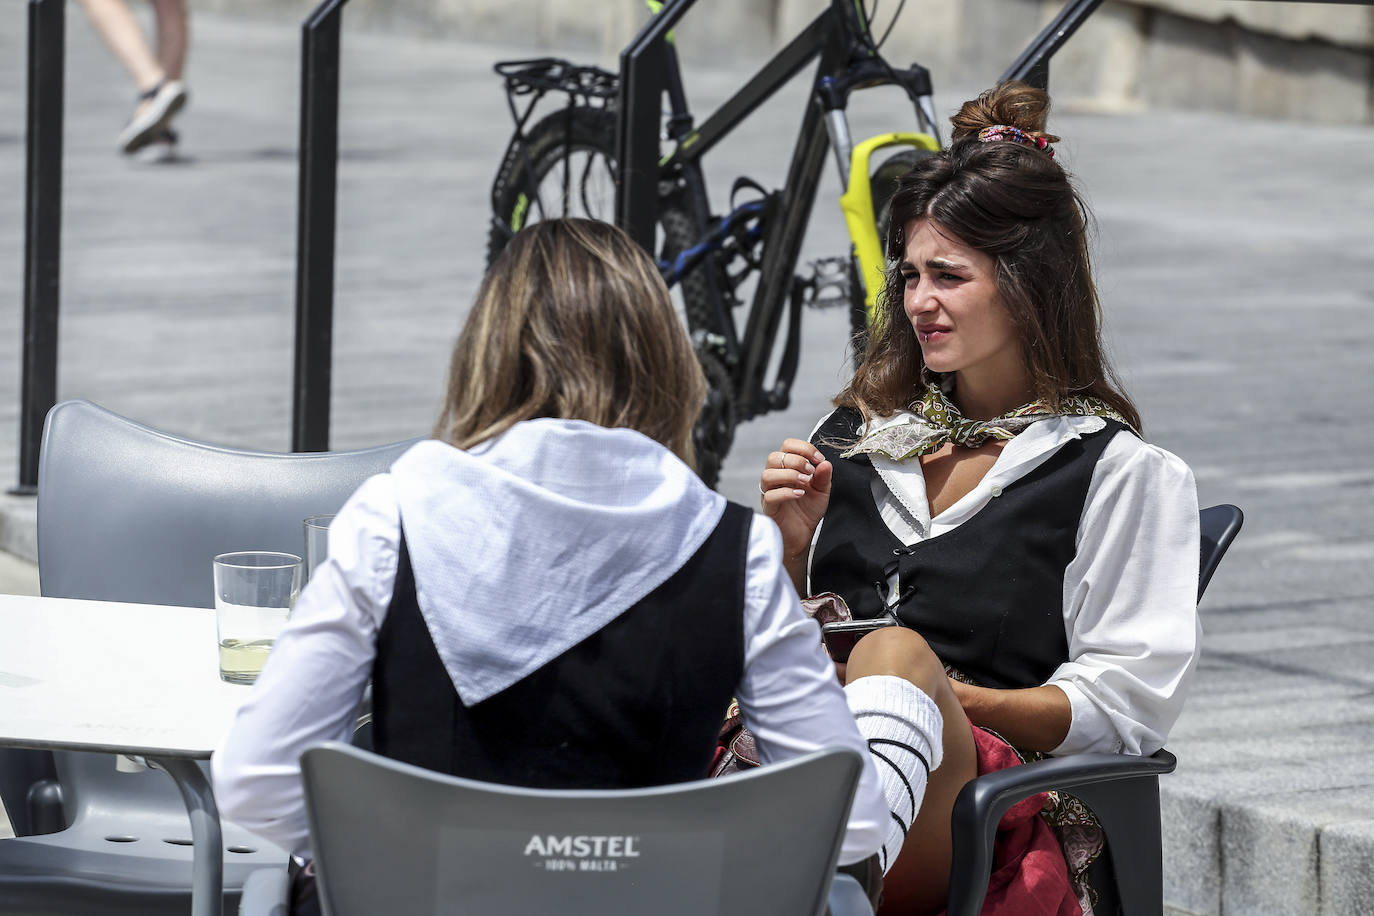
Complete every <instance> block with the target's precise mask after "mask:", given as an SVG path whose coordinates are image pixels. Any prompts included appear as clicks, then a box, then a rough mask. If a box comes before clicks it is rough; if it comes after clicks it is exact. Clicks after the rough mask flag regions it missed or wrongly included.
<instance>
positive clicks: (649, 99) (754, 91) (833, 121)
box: [616, 0, 933, 420]
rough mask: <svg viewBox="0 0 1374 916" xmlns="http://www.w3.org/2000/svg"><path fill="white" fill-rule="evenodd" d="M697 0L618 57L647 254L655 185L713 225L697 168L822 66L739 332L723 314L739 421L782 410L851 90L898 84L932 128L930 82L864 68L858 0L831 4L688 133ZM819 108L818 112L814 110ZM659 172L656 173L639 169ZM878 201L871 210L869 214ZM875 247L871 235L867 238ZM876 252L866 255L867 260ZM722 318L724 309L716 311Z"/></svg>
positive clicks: (674, 8)
mask: <svg viewBox="0 0 1374 916" xmlns="http://www.w3.org/2000/svg"><path fill="white" fill-rule="evenodd" d="M694 3H695V0H669V2H667V3H665V4H664V5H663V7H662V9H661V11H660V12H659V13H658V14H657V15H656V16H655V17H654V18H653V19H652V20H651V21H650V23H649V24H648V26H646V27H645V29H644V30H643V31H641V33H640V34H639V35H638V36H637V37H636V38H635V40H634V41H633V42H632V43H631V44H630V45H629V46H628V47H627V48H626V49H625V51H624V52H623V53H622V55H621V68H620V92H619V99H618V105H617V109H618V113H619V120H618V124H617V133H616V154H617V162H619V163H620V168H621V177H620V183H619V186H618V190H617V200H616V215H617V222H618V223H619V224H620V225H621V226H622V227H623V228H625V229H626V230H627V231H628V232H629V233H630V235H631V236H632V237H633V238H635V239H636V240H637V241H638V242H640V244H642V245H644V246H645V247H646V248H647V249H649V250H652V249H653V247H654V245H653V243H654V230H655V225H656V221H657V217H658V200H659V196H660V182H661V181H662V180H663V179H664V178H674V179H676V178H677V177H678V176H681V179H682V181H683V183H684V184H685V186H686V188H687V189H688V191H689V194H690V198H691V205H692V208H693V211H694V213H693V215H694V217H695V218H696V219H697V220H698V224H699V225H707V224H708V222H709V205H708V203H707V200H706V191H705V181H704V178H703V177H702V173H701V159H702V157H703V156H705V155H706V153H707V152H709V151H710V150H711V149H712V148H713V147H714V146H715V145H716V144H717V143H718V142H720V141H721V140H722V139H723V138H724V137H726V136H727V135H728V134H729V133H730V132H731V131H732V130H733V129H734V128H735V127H736V126H738V125H739V123H740V122H741V121H743V120H744V119H745V118H747V117H748V116H749V115H750V114H751V113H752V112H753V111H754V110H755V109H757V108H758V107H759V106H760V105H762V104H763V103H764V102H766V101H767V100H768V99H769V98H770V97H772V95H773V94H774V93H776V92H777V91H778V90H779V89H780V88H782V86H783V85H785V84H786V83H787V82H789V81H790V80H791V79H792V78H793V77H794V76H795V75H797V73H799V72H800V71H801V70H802V69H803V68H804V67H806V66H807V64H809V63H810V62H811V61H812V60H815V59H817V58H819V61H818V63H817V67H816V77H815V81H814V83H813V90H812V92H811V93H810V95H809V99H808V104H807V107H806V111H805V113H804V114H803V117H802V123H801V127H800V130H799V133H798V138H797V142H796V144H795V147H794V150H793V155H792V160H791V163H790V164H789V166H788V171H787V179H786V185H785V187H786V188H787V195H786V198H785V200H784V201H783V202H782V205H781V206H780V207H778V210H779V211H780V212H778V213H776V214H774V215H772V216H771V217H770V220H769V223H768V229H767V232H766V234H765V236H764V241H763V254H762V263H761V266H760V275H759V280H758V285H757V288H756V290H755V293H754V299H753V302H752V303H751V305H750V308H749V313H748V317H747V319H746V321H745V326H744V331H743V333H742V334H739V333H738V332H737V329H736V327H735V324H734V320H733V318H734V316H733V315H731V314H721V315H719V316H718V318H719V319H720V320H719V322H718V327H720V328H722V329H723V330H724V335H723V336H724V337H725V340H723V341H721V342H720V343H721V346H722V347H723V348H724V350H725V356H726V362H727V364H728V365H729V366H730V367H731V374H732V376H733V378H734V381H735V393H736V398H737V400H736V404H735V409H736V411H737V415H738V419H740V420H746V419H749V418H751V417H754V416H757V415H758V414H760V413H764V412H767V411H769V410H775V409H779V408H782V407H785V406H786V404H787V399H788V395H789V391H790V387H791V381H792V378H793V377H794V376H795V372H796V366H795V362H796V354H795V350H796V348H797V345H798V339H797V338H798V335H799V331H800V329H799V321H800V316H799V314H798V312H799V308H800V302H799V299H798V296H797V295H796V292H795V290H794V289H793V286H794V283H793V278H794V275H795V272H796V266H797V261H798V258H799V257H800V253H801V245H802V240H803V237H804V235H805V231H806V227H807V224H808V222H809V220H810V217H811V208H812V206H813V204H814V202H815V199H816V190H817V187H818V185H819V183H820V177H821V171H822V169H823V168H824V165H825V158H826V154H827V150H830V151H833V152H834V154H835V155H836V157H837V161H838V162H839V163H840V164H841V175H842V176H843V177H847V175H848V168H849V160H850V156H851V153H852V150H851V149H850V148H849V146H850V143H849V138H848V129H847V126H845V125H846V122H845V120H844V108H845V106H846V104H847V101H848V96H849V93H850V92H851V91H852V90H853V89H855V88H858V87H859V86H866V85H873V84H876V83H887V84H897V85H902V86H903V88H905V89H906V90H907V92H908V95H909V96H910V97H911V98H912V101H913V103H914V104H915V106H916V113H917V119H918V123H920V124H921V125H922V126H927V127H928V129H932V130H933V109H932V107H931V106H930V101H929V95H930V91H929V76H928V74H927V73H926V71H925V70H924V68H912V69H911V70H908V71H901V73H900V74H899V73H898V72H897V71H893V70H892V69H891V68H889V67H888V66H887V65H886V64H885V63H883V62H881V59H880V58H873V59H870V60H867V61H865V60H864V59H862V58H861V57H856V56H855V55H854V54H853V53H852V52H853V49H854V47H855V45H856V39H857V32H856V28H863V27H864V26H865V23H864V22H863V20H862V10H861V9H860V8H859V6H858V5H857V4H853V3H852V0H832V2H831V4H830V6H829V7H828V8H827V9H826V10H825V11H823V12H822V13H820V14H819V15H818V16H817V17H816V18H815V19H814V20H813V21H812V22H811V24H810V25H808V26H807V27H806V28H805V29H803V30H802V32H801V33H800V34H799V35H797V37H796V38H794V39H793V40H792V41H791V42H789V43H788V44H787V45H786V46H785V47H784V48H783V49H782V50H780V51H779V52H778V53H777V54H776V55H774V57H773V58H772V59H771V60H770V61H769V62H768V63H766V64H765V65H764V66H763V67H762V68H761V69H760V70H759V71H758V72H757V73H756V74H755V75H754V77H753V78H751V79H750V80H749V82H748V83H746V84H745V85H744V87H743V88H741V89H740V90H739V91H738V92H737V93H735V95H734V96H732V97H731V98H730V99H729V100H728V101H726V102H725V103H724V104H722V105H721V106H720V108H719V109H717V110H716V111H715V112H714V113H712V114H711V115H710V116H709V117H708V118H707V119H706V120H705V121H704V122H703V123H702V125H701V126H700V127H699V128H693V127H692V123H691V115H690V112H689V111H688V110H687V105H686V98H685V92H684V90H683V85H682V71H681V67H680V65H679V62H678V58H677V54H676V50H675V48H674V46H673V43H672V41H671V39H670V38H669V32H670V30H671V29H672V28H673V27H674V26H675V25H676V23H677V22H678V20H679V19H680V18H681V17H682V14H683V13H685V12H686V11H687V10H688V9H689V8H690V7H691V6H692V5H693V4H694ZM664 94H666V95H667V96H668V99H669V105H670V111H671V116H670V119H669V137H670V139H672V140H675V141H676V142H677V146H676V149H674V150H673V152H671V153H670V154H669V155H667V156H666V157H663V158H660V156H659V140H660V137H659V124H660V116H661V109H660V104H661V103H660V100H661V99H662V97H663V95H664ZM817 101H819V104H817ZM646 163H654V164H655V165H656V167H655V168H648V167H645V166H643V165H639V164H646ZM871 209H872V208H871V204H870V205H869V210H870V211H871ZM870 235H873V236H874V237H875V238H876V232H875V231H873V230H870ZM869 253H871V252H866V254H869ZM789 299H790V300H792V302H791V305H792V308H791V311H792V316H791V326H790V328H789V332H788V341H787V348H786V350H785V351H784V360H783V365H782V366H781V367H780V368H779V371H778V376H777V378H776V380H775V382H774V384H773V385H771V386H769V385H768V384H767V383H766V380H765V375H766V373H767V370H768V364H769V361H770V359H771V357H772V353H773V343H774V339H775V338H776V337H777V334H778V330H779V328H780V326H781V324H782V318H783V313H784V311H785V310H787V308H788V305H789ZM717 308H718V310H720V311H722V312H724V311H725V310H726V307H725V305H724V304H723V303H717Z"/></svg>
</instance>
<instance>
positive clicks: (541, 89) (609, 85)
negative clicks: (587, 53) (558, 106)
mask: <svg viewBox="0 0 1374 916" xmlns="http://www.w3.org/2000/svg"><path fill="white" fill-rule="evenodd" d="M492 69H494V70H495V71H496V73H497V74H498V75H499V76H500V77H501V78H502V79H504V80H505V81H506V97H507V99H508V100H510V102H511V104H512V106H514V100H515V99H516V98H517V97H519V96H527V95H533V96H534V99H532V100H531V103H530V104H531V107H532V106H533V104H534V103H535V102H538V101H539V99H541V98H542V97H543V96H544V94H545V93H548V92H566V93H567V94H568V96H569V103H570V104H573V103H582V104H586V105H591V104H595V102H594V101H593V100H599V101H600V103H601V104H603V105H605V106H606V107H610V108H614V107H615V97H616V94H617V93H618V92H619V91H620V77H619V76H618V75H617V74H615V73H612V72H611V71H609V70H603V69H602V68H600V67H589V66H582V65H580V64H574V63H572V62H570V61H566V60H563V59H561V58H557V57H536V58H531V59H529V60H503V61H501V62H499V63H497V64H496V65H495V66H494V67H493V68H492ZM527 114H528V112H527ZM517 120H520V119H518V118H517Z"/></svg>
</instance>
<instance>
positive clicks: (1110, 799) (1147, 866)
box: [1074, 777, 1164, 916]
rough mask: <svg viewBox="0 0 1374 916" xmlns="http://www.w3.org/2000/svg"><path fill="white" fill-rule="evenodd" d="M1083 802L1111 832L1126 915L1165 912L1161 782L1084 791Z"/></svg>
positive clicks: (1151, 779) (1136, 781) (1079, 791)
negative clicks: (1160, 806) (1160, 807)
mask: <svg viewBox="0 0 1374 916" xmlns="http://www.w3.org/2000/svg"><path fill="white" fill-rule="evenodd" d="M1074 794H1075V795H1077V796H1078V797H1079V798H1080V799H1082V800H1083V803H1084V804H1086V805H1087V806H1088V807H1089V808H1091V809H1092V812H1093V813H1094V814H1095V815H1097V820H1098V822H1099V823H1100V824H1101V825H1102V829H1103V830H1104V831H1106V834H1107V836H1108V843H1109V844H1110V848H1111V855H1112V871H1113V873H1114V875H1115V877H1116V887H1117V893H1118V896H1119V897H1120V898H1121V912H1122V914H1123V916H1160V914H1161V913H1163V912H1164V852H1163V846H1162V843H1161V841H1160V820H1159V779H1158V778H1156V777H1139V778H1136V779H1130V780H1124V781H1121V782H1104V783H1098V784H1096V785H1090V786H1079V787H1077V788H1075V789H1074Z"/></svg>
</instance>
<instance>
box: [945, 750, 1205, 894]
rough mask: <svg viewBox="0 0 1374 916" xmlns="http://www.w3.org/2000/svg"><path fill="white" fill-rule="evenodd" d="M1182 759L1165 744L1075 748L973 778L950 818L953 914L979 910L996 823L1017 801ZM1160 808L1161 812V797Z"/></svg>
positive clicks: (1164, 769) (1129, 776) (1147, 774)
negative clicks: (1144, 753)
mask: <svg viewBox="0 0 1374 916" xmlns="http://www.w3.org/2000/svg"><path fill="white" fill-rule="evenodd" d="M1177 764H1178V761H1177V759H1176V758H1175V757H1174V755H1173V754H1171V753H1169V752H1168V751H1166V750H1162V749H1161V750H1159V751H1157V752H1155V754H1154V755H1153V756H1151V757H1139V756H1134V755H1125V754H1072V755H1070V756H1067V757H1050V758H1047V759H1045V760H1038V761H1036V762H1034V763H1028V764H1026V765H1024V766H1016V767H1010V768H1008V769H1005V770H997V771H996V772H992V773H986V774H984V775H982V776H979V777H978V778H977V779H974V780H972V781H970V782H969V783H968V785H966V786H964V788H963V789H962V790H961V791H960V792H959V797H958V798H956V799H955V800H954V813H953V816H952V818H951V823H950V830H951V833H952V835H953V854H954V856H953V861H954V865H953V868H952V869H951V871H950V876H949V901H948V909H947V913H948V916H977V913H978V912H979V911H980V910H981V909H982V906H983V898H984V896H985V895H986V894H987V887H988V879H989V877H990V876H991V874H992V846H993V841H994V840H995V839H996V836H997V825H998V824H999V823H1001V820H1002V815H1004V814H1006V813H1007V810H1008V809H1010V808H1011V806H1012V805H1014V804H1016V803H1017V802H1019V801H1022V800H1023V799H1026V798H1029V797H1030V796H1032V795H1037V794H1039V793H1041V792H1048V791H1050V790H1052V789H1060V790H1064V791H1068V792H1073V791H1074V790H1075V789H1081V788H1083V787H1087V786H1093V785H1096V784H1098V783H1105V782H1118V781H1122V780H1134V779H1148V780H1156V779H1158V778H1159V777H1160V776H1161V775H1163V774H1165V773H1172V772H1173V771H1174V768H1175V767H1176V766H1177ZM1155 810H1156V817H1157V816H1158V814H1157V812H1158V802H1157V801H1156V803H1155Z"/></svg>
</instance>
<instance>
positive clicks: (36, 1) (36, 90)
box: [9, 0, 67, 496]
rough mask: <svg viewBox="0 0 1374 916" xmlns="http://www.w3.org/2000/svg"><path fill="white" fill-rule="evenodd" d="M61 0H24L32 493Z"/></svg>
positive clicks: (27, 445)
mask: <svg viewBox="0 0 1374 916" xmlns="http://www.w3.org/2000/svg"><path fill="white" fill-rule="evenodd" d="M66 40H67V38H66V0H29V73H28V82H29V85H28V89H29V93H28V125H27V135H26V142H27V146H26V149H25V169H24V354H23V360H22V369H21V379H20V394H19V482H18V485H17V486H15V487H14V488H13V489H11V490H10V491H9V492H11V493H14V494H18V495H25V496H28V495H33V494H34V493H37V492H38V453H39V447H40V445H41V444H42V441H41V440H42V436H43V421H44V419H45V418H46V417H47V415H48V411H49V410H51V409H52V406H53V405H54V404H55V403H57V307H58V280H59V278H60V271H59V266H60V264H61V260H62V102H63V98H62V95H63V69H64V66H65V58H66Z"/></svg>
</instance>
